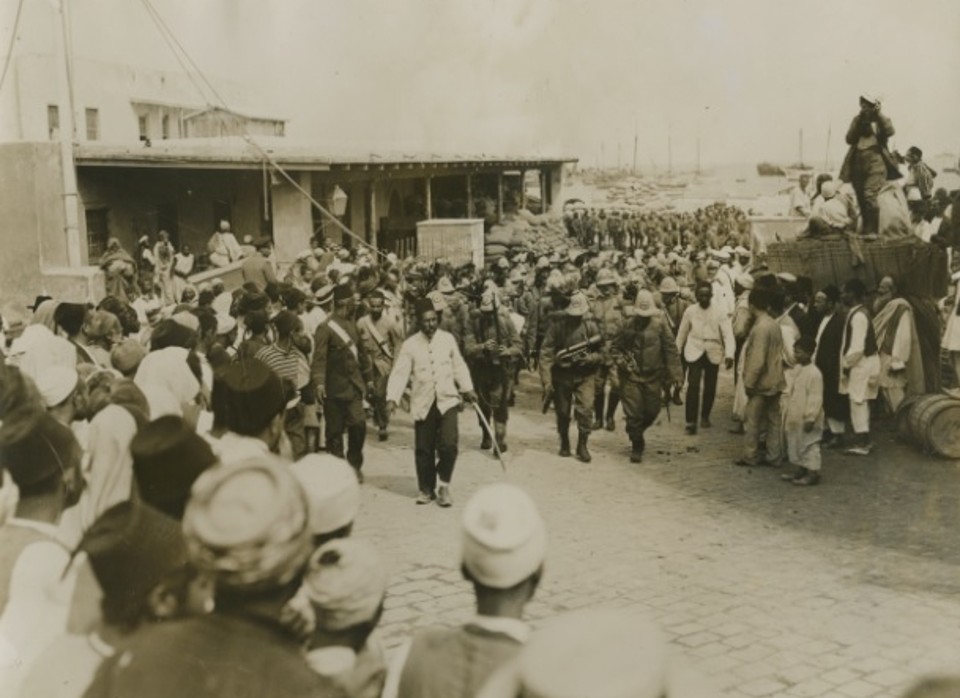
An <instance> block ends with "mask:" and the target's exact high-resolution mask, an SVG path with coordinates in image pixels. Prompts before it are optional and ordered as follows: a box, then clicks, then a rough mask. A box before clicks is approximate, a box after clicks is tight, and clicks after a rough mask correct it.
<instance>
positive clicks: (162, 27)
mask: <svg viewBox="0 0 960 698" xmlns="http://www.w3.org/2000/svg"><path fill="white" fill-rule="evenodd" d="M141 2H142V3H143V5H144V7H145V8H146V9H147V13H148V14H149V15H150V17H151V19H153V21H154V24H155V25H156V26H157V30H158V31H159V32H160V34H161V36H163V38H164V41H165V42H166V44H167V46H168V47H169V48H170V50H171V52H172V53H173V54H174V56H175V57H176V59H177V62H178V63H179V64H180V66H181V68H182V69H183V70H184V72H186V73H187V76H188V77H189V78H190V81H191V83H193V85H194V87H195V88H196V89H197V91H198V92H199V93H200V96H201V97H202V98H203V100H204V102H205V103H206V106H207V107H208V108H210V109H213V110H216V109H217V108H218V107H219V108H220V109H223V110H225V111H231V110H230V107H229V105H228V104H227V102H226V100H225V99H224V98H223V97H222V96H221V95H220V93H219V92H218V91H217V89H216V87H215V86H214V85H213V83H212V82H210V80H209V79H208V78H207V76H206V75H205V74H204V72H203V70H201V69H200V67H199V66H198V65H197V64H196V62H195V61H194V60H193V58H192V57H191V56H190V53H189V51H187V49H186V48H184V46H183V44H182V43H180V41H179V39H177V37H176V34H174V32H173V30H171V29H170V27H169V26H168V25H167V23H166V22H165V21H164V20H163V17H162V16H161V15H160V13H159V12H158V11H157V9H156V8H155V7H154V6H153V4H152V3H151V2H150V0H141ZM184 62H186V63H188V64H189V67H188V66H187V65H185V63H184ZM193 73H196V77H195V76H194V75H193ZM197 77H198V78H199V79H200V80H201V81H203V83H204V84H205V85H206V87H207V88H208V89H209V91H210V93H211V94H212V95H213V98H214V100H215V101H214V100H210V99H209V97H208V95H207V94H206V93H205V91H204V90H203V88H202V87H200V86H199V85H198V84H197V79H196V78H197ZM214 116H215V118H217V119H219V120H220V122H221V124H222V125H226V120H225V119H223V117H222V116H220V115H219V114H216V113H215V114H214ZM240 128H241V130H242V131H243V134H242V135H241V138H242V139H243V140H244V141H245V142H246V143H247V144H248V145H249V146H250V147H251V148H253V149H254V150H255V151H256V152H257V154H258V155H259V156H260V157H261V159H263V160H264V161H265V162H267V163H269V164H270V166H271V167H273V168H274V169H275V170H276V171H277V172H278V173H279V174H280V175H281V176H282V177H283V178H284V179H285V180H286V181H287V182H288V183H290V184H291V185H292V186H293V187H294V189H296V190H297V191H298V192H300V194H302V195H303V196H304V197H306V198H307V200H308V201H309V202H310V204H311V205H312V206H313V207H314V208H316V209H317V210H318V211H320V212H321V213H322V214H323V215H324V216H326V217H327V218H328V219H329V220H330V222H331V223H333V225H334V226H335V227H336V228H338V229H339V230H340V231H341V232H342V233H345V234H346V235H347V236H348V237H350V238H351V239H353V240H355V241H356V242H358V243H359V244H361V245H363V246H364V247H366V248H368V249H369V250H371V251H372V252H374V253H375V254H378V255H380V256H381V257H384V258H386V257H387V253H385V252H383V251H382V250H380V249H378V248H377V247H376V246H374V245H372V244H370V243H369V242H367V240H366V239H364V238H363V237H361V236H360V235H357V234H356V233H354V232H353V231H352V230H351V229H350V228H348V227H347V226H346V225H344V224H343V223H342V222H341V221H340V219H339V218H338V217H337V216H336V215H335V214H334V213H333V212H332V211H329V210H327V208H326V207H325V206H323V205H322V204H320V202H319V201H317V200H316V199H315V198H314V197H313V195H312V194H311V193H310V192H308V191H307V190H306V189H304V188H303V187H302V186H301V185H300V183H299V182H298V181H297V180H296V179H295V178H294V177H293V176H292V175H291V174H290V173H289V172H287V170H286V169H285V168H284V167H283V166H281V165H280V163H279V162H278V161H277V160H276V158H274V157H273V155H271V154H270V152H269V151H267V150H266V149H265V148H264V147H263V146H261V145H260V144H259V143H257V142H256V140H255V139H254V138H253V136H252V135H251V134H250V133H249V132H248V131H247V129H246V126H245V125H243V124H242V123H241V124H240Z"/></svg>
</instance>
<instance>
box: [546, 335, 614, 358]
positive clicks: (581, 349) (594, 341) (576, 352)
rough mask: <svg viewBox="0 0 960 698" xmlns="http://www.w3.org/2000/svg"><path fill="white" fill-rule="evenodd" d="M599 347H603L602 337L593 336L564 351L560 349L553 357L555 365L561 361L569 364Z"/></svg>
mask: <svg viewBox="0 0 960 698" xmlns="http://www.w3.org/2000/svg"><path fill="white" fill-rule="evenodd" d="M601 346H603V337H602V336H601V335H599V334H595V335H593V336H592V337H588V338H587V339H585V340H583V341H582V342H577V343H576V344H572V345H570V346H569V347H567V348H566V349H561V350H560V351H558V352H557V353H556V354H555V355H554V360H555V361H556V363H560V362H561V361H566V362H571V361H573V360H574V359H577V358H579V357H581V356H583V355H584V354H589V353H590V352H591V351H592V350H593V349H598V348H600V347H601Z"/></svg>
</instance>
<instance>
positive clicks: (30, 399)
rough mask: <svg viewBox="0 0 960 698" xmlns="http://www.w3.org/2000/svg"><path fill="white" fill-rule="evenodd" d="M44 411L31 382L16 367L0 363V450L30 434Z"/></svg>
mask: <svg viewBox="0 0 960 698" xmlns="http://www.w3.org/2000/svg"><path fill="white" fill-rule="evenodd" d="M45 414H46V407H45V405H44V404H43V400H42V398H41V396H40V393H39V392H38V391H37V388H36V386H35V385H34V383H33V381H31V380H30V379H29V378H27V377H26V376H24V375H23V374H22V373H21V372H20V369H18V368H16V367H15V366H7V365H6V364H3V363H0V449H2V448H4V447H5V446H6V445H7V444H11V443H13V442H15V441H19V440H20V439H22V438H23V437H24V436H26V435H27V434H28V433H30V432H31V431H32V430H33V428H34V427H35V426H36V424H37V422H39V421H40V418H41V417H42V416H43V415H45Z"/></svg>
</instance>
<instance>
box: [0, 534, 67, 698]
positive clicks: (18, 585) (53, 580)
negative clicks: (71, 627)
mask: <svg viewBox="0 0 960 698" xmlns="http://www.w3.org/2000/svg"><path fill="white" fill-rule="evenodd" d="M4 525H5V526H20V527H23V528H30V529H33V530H35V531H38V532H40V533H42V534H44V535H46V536H49V538H50V539H49V540H44V541H38V542H36V543H31V544H30V545H27V546H26V547H25V548H24V549H23V551H22V552H21V553H20V556H19V557H18V558H17V561H16V563H15V564H14V567H13V571H12V572H11V575H10V592H9V598H8V601H7V606H6V608H4V609H3V614H2V615H0V695H2V696H16V695H17V693H18V690H19V688H18V687H19V685H20V682H21V681H23V679H24V678H25V677H26V675H27V672H28V671H29V669H30V667H31V665H32V664H33V662H34V660H35V659H36V658H37V656H39V654H40V653H41V652H42V651H43V650H44V649H45V648H46V647H47V645H49V644H50V643H51V642H52V641H53V640H54V638H56V637H58V636H60V635H62V634H64V633H65V632H66V631H67V619H68V618H69V616H70V601H71V599H72V598H73V588H74V585H75V583H76V574H75V572H74V571H73V569H72V568H71V569H70V571H69V572H68V573H67V574H66V575H65V574H64V571H65V570H66V569H67V565H68V563H69V561H70V554H69V552H68V551H67V548H66V547H65V546H63V545H61V544H60V542H59V539H58V537H57V529H56V527H54V526H52V525H51V524H46V523H42V522H40V521H31V520H28V519H18V518H12V519H10V520H9V521H7V523H6V524H4Z"/></svg>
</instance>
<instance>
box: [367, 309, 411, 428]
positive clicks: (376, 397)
mask: <svg viewBox="0 0 960 698" xmlns="http://www.w3.org/2000/svg"><path fill="white" fill-rule="evenodd" d="M357 332H358V333H359V335H360V345H361V346H362V347H363V348H364V350H365V352H366V354H367V356H368V357H370V369H371V380H372V382H373V392H372V394H371V395H370V396H369V399H370V404H371V406H372V407H373V418H374V421H375V422H376V423H377V427H378V428H379V430H380V439H381V440H384V439H386V435H387V427H388V426H389V424H390V415H389V414H388V413H387V379H388V378H389V377H390V369H392V368H393V360H394V358H395V357H396V355H397V352H398V351H400V346H401V345H402V344H403V333H402V332H401V330H400V327H399V326H398V325H397V323H396V322H394V321H393V318H392V317H390V316H388V315H387V314H386V313H384V314H383V315H381V316H380V318H379V319H378V320H374V319H373V317H372V316H371V315H364V316H363V317H362V318H360V320H359V321H358V322H357Z"/></svg>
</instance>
